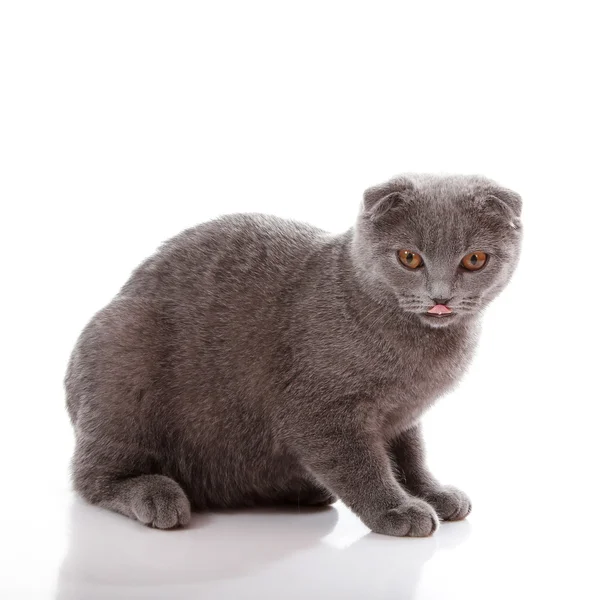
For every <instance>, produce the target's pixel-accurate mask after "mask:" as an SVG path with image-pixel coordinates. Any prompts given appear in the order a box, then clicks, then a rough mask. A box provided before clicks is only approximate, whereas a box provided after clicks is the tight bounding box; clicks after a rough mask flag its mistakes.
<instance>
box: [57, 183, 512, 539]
mask: <svg viewBox="0 0 600 600" xmlns="http://www.w3.org/2000/svg"><path fill="white" fill-rule="evenodd" d="M520 210H521V200H520V198H519V196H518V195H517V194H515V193H514V192H511V191H509V190H507V189H504V188H502V187H500V186H498V185H497V184H495V183H494V182H492V181H490V180H488V179H484V178H481V177H467V176H451V177H446V176H434V175H404V176H402V177H398V178H396V179H393V180H391V181H389V182H388V183H386V184H384V185H381V186H377V187H374V188H371V189H369V190H367V191H366V192H365V196H364V203H363V208H362V210H361V213H360V215H359V217H358V220H357V223H356V225H355V227H354V228H352V229H351V230H350V231H348V232H346V233H345V234H343V235H339V236H334V235H329V234H327V233H325V232H323V231H320V230H318V229H315V228H313V227H310V226H308V225H303V224H299V223H294V222H290V221H284V220H282V219H278V218H275V217H268V216H262V215H230V216H226V217H223V218H220V219H217V220H215V221H211V222H209V223H205V224H202V225H199V226H197V227H194V228H192V229H188V230H186V231H184V232H182V233H181V234H180V235H178V236H177V237H175V238H173V239H172V240H170V241H168V242H166V243H165V244H164V245H163V246H162V248H161V249H160V250H159V251H158V252H157V253H156V254H155V255H154V256H152V257H151V258H149V259H148V260H146V261H145V262H144V263H143V264H142V265H141V266H140V267H138V269H137V270H136V271H134V273H133V274H132V276H131V278H130V279H129V281H128V282H127V283H126V284H125V285H124V287H123V288H122V289H121V291H120V292H119V294H118V295H117V296H116V297H115V299H114V300H113V301H112V302H111V303H110V304H109V305H108V306H107V307H105V308H104V309H102V310H101V311H100V312H99V313H97V314H96V315H95V316H94V317H93V319H92V320H91V322H90V323H89V324H88V325H87V327H86V328H85V330H84V331H83V333H82V334H81V336H80V338H79V340H78V342H77V345H76V347H75V349H74V351H73V354H72V357H71V360H70V363H69V367H68V371H67V376H66V380H65V385H66V391H67V405H68V410H69V414H70V416H71V419H72V422H73V424H74V427H75V431H76V440H77V441H76V449H75V454H74V457H73V479H74V485H75V488H76V489H77V490H78V492H79V493H80V494H81V495H82V496H83V497H84V498H86V499H87V500H88V501H89V502H91V503H94V504H98V505H101V506H104V507H106V508H109V509H111V510H114V511H117V512H120V513H122V514H124V515H127V516H129V517H133V518H137V519H138V520H140V521H141V522H143V523H146V524H149V525H153V526H155V527H160V528H170V527H173V526H176V525H185V524H186V523H187V522H188V520H189V518H190V508H192V509H194V510H202V509H206V508H211V507H237V506H249V505H256V504H272V503H280V502H291V503H298V504H313V505H322V504H328V503H330V502H333V501H334V500H335V499H336V498H337V497H339V498H341V499H342V500H343V501H344V502H345V503H346V504H347V505H348V506H349V507H350V508H351V509H352V510H353V511H355V512H356V513H357V514H358V515H359V516H360V518H361V519H362V520H363V521H364V523H366V525H368V526H369V527H370V528H371V529H372V530H373V531H376V532H379V533H384V534H389V535H400V536H403V535H412V536H424V535H430V534H431V533H433V531H435V529H436V527H437V525H438V518H441V519H449V520H456V519H462V518H464V517H465V516H466V515H467V514H468V513H469V511H470V509H471V504H470V501H469V499H468V498H467V496H466V495H465V494H464V493H463V492H461V491H459V490H457V489H455V488H452V487H448V486H442V485H441V484H440V483H438V481H437V480H436V479H435V478H434V477H433V476H432V475H431V474H430V472H429V471H428V470H427V468H426V466H425V460H424V449H423V442H422V439H421V432H420V426H419V418H420V417H421V415H422V414H423V412H424V411H425V410H426V409H427V408H428V407H429V406H430V405H431V404H432V403H433V402H434V401H435V400H436V399H437V398H438V397H439V396H441V395H442V394H444V393H445V392H447V391H448V390H449V389H451V388H452V387H453V386H454V385H455V384H456V382H457V381H458V380H459V378H460V377H461V375H462V374H463V372H464V370H465V368H466V366H467V364H468V362H469V359H470V358H471V355H472V353H473V350H474V347H475V343H476V339H477V332H478V327H479V317H480V315H481V313H482V311H483V309H484V308H485V306H486V305H487V304H488V303H489V302H490V301H491V300H492V299H493V298H494V297H495V296H496V295H497V294H498V293H499V292H500V291H501V290H502V288H503V287H504V286H505V285H506V283H507V282H508V280H509V278H510V276H511V274H512V272H513V270H514V268H515V266H516V263H517V260H518V254H519V246H520V237H521V227H520V222H519V215H520ZM402 248H408V249H411V250H415V251H418V252H419V253H420V254H422V256H423V257H424V260H425V266H424V267H423V268H421V269H419V270H417V271H411V270H409V269H407V268H406V267H404V266H403V265H401V264H400V263H399V262H398V260H397V250H399V249H402ZM475 250H481V251H485V252H487V253H489V256H490V258H489V260H488V264H487V265H486V266H485V267H484V268H483V269H482V270H481V271H478V272H467V271H466V270H464V269H462V268H461V267H459V263H460V259H461V258H462V256H463V255H464V254H465V253H467V251H475ZM433 298H452V300H451V301H450V302H449V306H451V308H452V309H453V312H454V313H455V314H454V316H453V317H451V318H449V319H446V318H442V319H434V318H432V317H428V316H426V315H425V314H424V313H425V312H426V311H427V310H428V309H429V308H430V307H431V306H432V305H433V303H434V302H433V300H432V299H433Z"/></svg>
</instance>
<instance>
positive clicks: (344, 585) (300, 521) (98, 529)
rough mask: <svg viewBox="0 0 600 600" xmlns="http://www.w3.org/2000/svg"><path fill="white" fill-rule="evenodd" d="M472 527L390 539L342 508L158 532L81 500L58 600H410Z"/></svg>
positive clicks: (218, 519) (202, 520) (197, 521)
mask: <svg viewBox="0 0 600 600" xmlns="http://www.w3.org/2000/svg"><path fill="white" fill-rule="evenodd" d="M469 531H470V526H469V524H468V522H463V523H454V524H445V525H443V526H442V527H441V529H440V530H439V531H438V532H437V535H436V536H434V537H431V538H427V539H395V538H388V537H385V536H380V535H376V534H373V533H370V532H369V531H368V530H367V528H366V527H365V526H364V525H362V524H361V523H360V521H359V520H358V519H357V518H356V517H355V516H354V515H352V514H351V513H350V512H349V511H348V510H347V509H346V508H345V507H344V506H342V505H339V504H338V505H336V506H335V507H331V508H327V509H319V510H300V511H298V510H296V509H290V510H246V511H236V512H222V513H217V514H205V515H202V514H200V515H195V517H194V519H193V521H192V524H191V526H190V527H189V528H187V529H182V530H177V531H159V530H153V529H148V528H146V527H142V526H140V525H139V524H138V523H136V522H134V521H129V520H126V519H125V518H123V517H121V516H119V515H115V514H112V513H109V512H107V511H103V510H101V509H97V508H95V507H90V506H87V505H85V504H84V503H83V502H81V501H80V500H79V499H75V500H74V501H73V503H72V506H71V509H70V525H69V534H68V549H67V553H66V556H65V558H64V561H63V563H62V566H61V567H60V570H59V577H58V584H57V594H56V599H57V600H80V599H81V598H86V599H87V598H89V599H99V598H124V599H125V598H173V599H175V598H242V597H244V598H281V597H286V598H306V597H314V598H320V597H338V596H339V597H340V598H369V597H370V598H387V597H395V598H398V597H400V598H412V597H416V593H417V589H418V585H419V578H420V575H421V571H422V568H423V565H424V564H425V563H426V562H427V561H428V560H430V559H431V558H432V557H433V556H434V555H435V554H436V552H438V551H439V550H442V549H444V548H452V547H455V546H457V545H458V544H460V543H461V542H463V541H465V540H466V539H467V538H468V536H469Z"/></svg>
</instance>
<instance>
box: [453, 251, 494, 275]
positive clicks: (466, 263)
mask: <svg viewBox="0 0 600 600" xmlns="http://www.w3.org/2000/svg"><path fill="white" fill-rule="evenodd" d="M487 258H488V256H487V254H486V253H485V252H479V251H478V252H469V254H467V255H466V256H464V257H463V259H462V260H461V261H460V264H461V265H462V266H463V267H464V268H465V269H467V271H479V269H481V268H483V267H484V266H485V263H486V262H487Z"/></svg>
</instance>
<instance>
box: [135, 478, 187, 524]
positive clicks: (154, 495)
mask: <svg viewBox="0 0 600 600" xmlns="http://www.w3.org/2000/svg"><path fill="white" fill-rule="evenodd" d="M131 508H132V510H133V513H134V515H135V516H136V518H137V519H138V520H139V521H141V522H142V523H144V524H145V525H148V526H149V527H156V528H157V529H173V528H174V527H181V526H184V525H187V524H188V523H189V522H190V519H191V508H190V502H189V500H188V499H187V497H186V495H185V494H184V492H183V490H182V489H181V488H179V486H172V487H160V488H155V489H148V490H146V491H145V492H144V493H142V494H140V495H138V496H137V497H135V498H134V499H133V502H132V505H131Z"/></svg>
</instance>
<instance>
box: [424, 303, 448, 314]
mask: <svg viewBox="0 0 600 600" xmlns="http://www.w3.org/2000/svg"><path fill="white" fill-rule="evenodd" d="M427 312H428V313H431V314H432V315H449V314H450V313H451V312H452V311H451V310H450V309H449V308H448V307H447V306H446V305H444V304H436V305H435V306H434V307H433V308H430V309H429V310H428V311H427Z"/></svg>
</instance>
